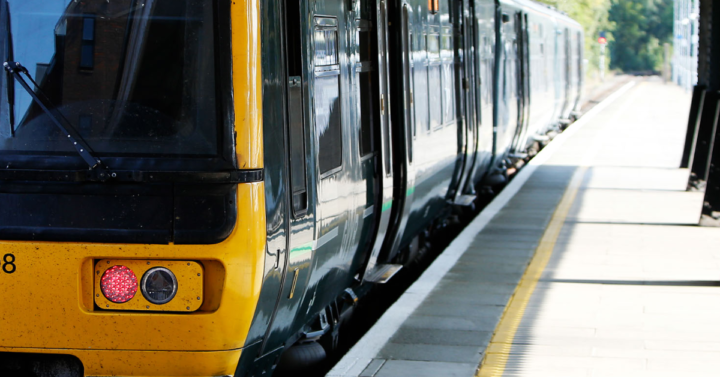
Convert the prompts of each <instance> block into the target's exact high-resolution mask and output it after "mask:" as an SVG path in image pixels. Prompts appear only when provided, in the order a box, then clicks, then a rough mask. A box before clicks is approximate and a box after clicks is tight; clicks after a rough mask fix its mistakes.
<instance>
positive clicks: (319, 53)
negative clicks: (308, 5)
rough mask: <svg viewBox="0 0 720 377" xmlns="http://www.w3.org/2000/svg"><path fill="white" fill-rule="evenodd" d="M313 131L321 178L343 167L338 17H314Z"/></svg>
mask: <svg viewBox="0 0 720 377" xmlns="http://www.w3.org/2000/svg"><path fill="white" fill-rule="evenodd" d="M313 34H314V41H313V42H314V45H313V50H314V52H313V53H314V63H315V90H314V93H315V95H314V101H313V102H314V106H315V133H316V135H317V140H318V162H319V165H320V175H321V178H324V177H326V176H329V175H331V174H334V173H336V172H338V171H340V170H342V142H343V138H342V116H341V111H340V110H341V109H340V107H341V105H340V66H339V65H338V27H337V19H336V18H332V17H315V32H314V33H313Z"/></svg>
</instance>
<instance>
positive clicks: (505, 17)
mask: <svg viewBox="0 0 720 377" xmlns="http://www.w3.org/2000/svg"><path fill="white" fill-rule="evenodd" d="M507 11H509V10H507ZM507 11H505V10H503V9H502V8H499V9H498V12H499V14H498V22H499V30H498V37H497V40H498V42H497V45H496V57H495V59H496V62H495V64H496V77H497V83H496V93H497V94H496V95H497V96H498V98H497V100H496V102H495V103H496V106H498V108H497V110H496V115H497V118H496V120H495V125H496V129H497V131H496V135H495V147H494V165H495V166H496V167H500V166H502V164H503V162H504V160H505V158H506V157H507V153H508V151H509V149H510V148H511V146H512V142H513V140H514V137H515V131H516V130H517V127H518V110H519V105H520V104H519V97H518V92H517V85H518V71H517V67H518V61H517V50H518V41H517V33H516V26H515V24H516V18H515V17H512V16H510V15H509V14H508V13H507Z"/></svg>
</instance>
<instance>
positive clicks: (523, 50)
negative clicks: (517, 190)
mask: <svg viewBox="0 0 720 377" xmlns="http://www.w3.org/2000/svg"><path fill="white" fill-rule="evenodd" d="M515 23H516V24H515V33H516V41H517V43H516V46H517V48H516V53H517V67H516V72H517V96H518V118H517V129H516V130H515V138H514V140H513V146H512V156H511V157H513V158H524V157H525V155H524V152H525V142H526V140H527V126H528V123H529V116H528V115H529V107H530V85H529V82H528V80H529V79H530V74H529V68H528V63H529V62H528V48H527V45H528V33H527V15H525V14H524V13H522V12H517V13H515Z"/></svg>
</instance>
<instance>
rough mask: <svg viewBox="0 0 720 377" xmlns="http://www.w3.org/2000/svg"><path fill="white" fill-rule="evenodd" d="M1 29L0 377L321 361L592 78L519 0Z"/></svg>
mask: <svg viewBox="0 0 720 377" xmlns="http://www.w3.org/2000/svg"><path fill="white" fill-rule="evenodd" d="M0 26H2V27H0V55H1V56H2V62H3V63H4V68H5V74H3V75H0V89H1V93H0V159H2V161H0V162H2V164H3V165H2V166H3V167H4V169H0V240H2V241H0V256H3V259H2V261H0V263H2V271H0V292H2V293H0V300H1V302H2V306H0V316H1V317H2V318H3V320H4V323H5V326H2V327H0V374H9V373H26V374H28V375H31V376H36V377H54V376H73V377H74V376H103V375H125V376H167V375H173V376H230V375H234V376H238V377H239V376H257V375H261V374H262V373H265V374H268V373H272V372H273V371H274V370H275V369H276V368H278V365H280V368H286V369H287V368H303V367H305V366H308V365H311V364H313V363H314V362H317V361H318V360H319V359H321V358H322V356H323V355H324V354H325V352H328V351H331V350H332V349H333V348H334V347H335V346H336V345H337V342H338V339H339V336H340V335H339V334H340V333H341V331H342V328H343V326H344V325H345V324H346V323H348V319H349V318H350V316H351V315H352V312H353V308H354V307H355V305H356V304H357V303H358V302H359V301H361V300H363V298H365V295H366V294H367V293H368V292H370V291H372V290H374V289H382V285H381V284H382V283H384V282H387V281H388V280H389V279H391V278H392V277H393V276H394V275H395V274H396V273H397V271H399V270H400V269H401V268H403V266H407V265H408V264H409V263H411V262H412V261H413V260H416V259H417V257H418V255H420V254H421V253H422V251H423V250H424V248H425V247H426V244H427V242H428V234H430V233H432V230H433V229H435V228H436V227H438V226H440V225H442V224H443V223H444V221H445V220H446V219H447V218H448V217H450V216H451V215H453V214H456V213H458V212H463V211H468V209H469V208H472V206H473V205H474V203H475V201H476V199H477V198H478V196H479V195H482V194H483V193H488V192H491V191H492V189H493V188H495V187H498V186H501V185H502V184H503V183H504V182H505V181H506V180H507V174H508V169H510V168H511V167H513V166H516V165H517V164H518V162H521V161H525V160H526V159H527V158H528V155H529V154H532V152H533V150H536V149H537V144H539V143H544V142H546V141H547V136H545V135H546V134H547V132H548V131H550V130H555V129H559V128H561V127H563V126H564V125H566V124H567V122H568V121H569V120H570V119H571V118H572V117H574V116H576V115H577V111H578V109H579V105H580V95H581V91H582V84H583V82H582V73H583V67H582V49H583V46H582V41H583V35H582V29H581V27H580V25H578V24H577V23H575V22H574V21H572V20H571V19H569V18H568V17H567V16H566V15H563V14H561V13H559V12H557V11H555V10H553V9H551V8H548V7H546V6H544V5H540V4H537V3H533V2H531V1H529V0H501V1H490V0H430V1H425V0H347V1H338V0H281V1H278V0H265V1H262V2H261V1H257V0H235V1H230V0H118V1H116V0H110V1H107V0H84V1H74V0H51V1H48V0H0ZM303 355H305V356H303ZM281 360H282V361H281ZM295 370H296V371H297V370H300V369H295Z"/></svg>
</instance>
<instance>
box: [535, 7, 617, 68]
mask: <svg viewBox="0 0 720 377" xmlns="http://www.w3.org/2000/svg"><path fill="white" fill-rule="evenodd" d="M540 1H541V2H543V3H545V4H548V5H551V6H553V7H555V8H557V9H558V10H560V11H562V12H565V13H567V14H568V16H570V17H571V18H572V19H574V20H575V21H577V22H578V23H580V25H582V26H583V29H584V32H585V53H584V56H585V59H587V60H588V65H587V73H588V74H591V73H592V72H594V71H596V70H597V69H598V68H597V67H598V66H599V64H600V46H599V45H598V43H597V38H598V36H599V34H600V32H601V31H608V30H610V23H609V22H608V10H609V8H610V0H540ZM608 37H611V36H610V35H608Z"/></svg>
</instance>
